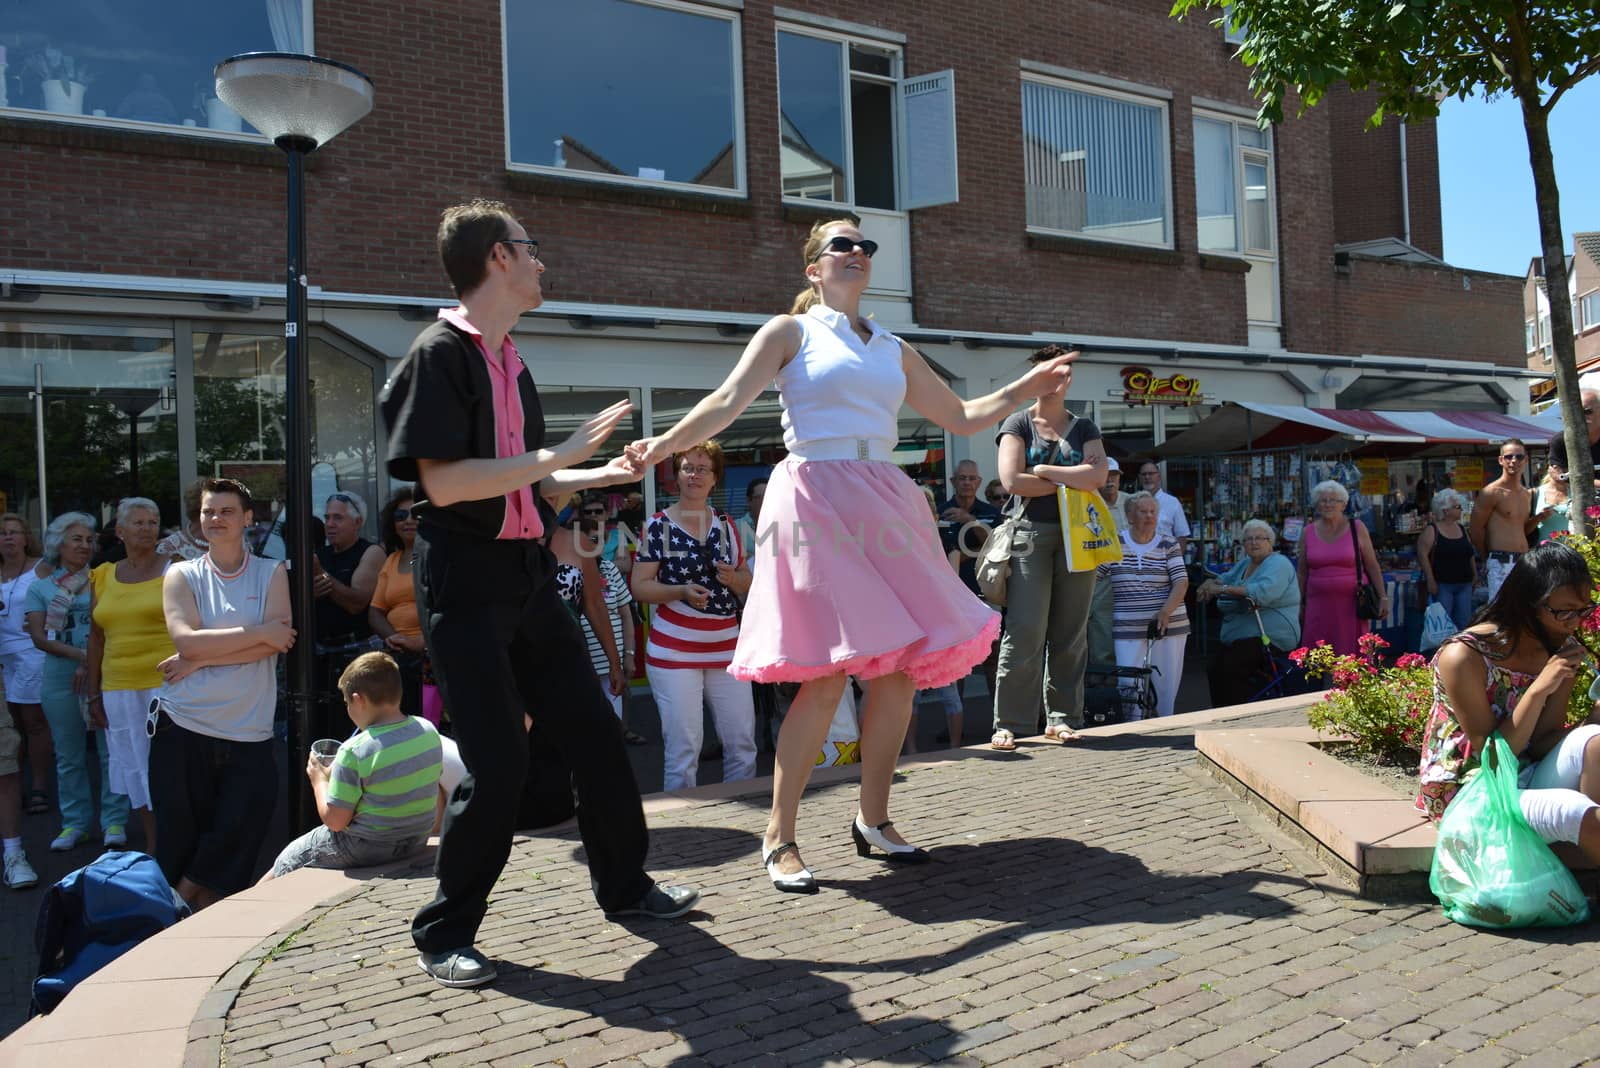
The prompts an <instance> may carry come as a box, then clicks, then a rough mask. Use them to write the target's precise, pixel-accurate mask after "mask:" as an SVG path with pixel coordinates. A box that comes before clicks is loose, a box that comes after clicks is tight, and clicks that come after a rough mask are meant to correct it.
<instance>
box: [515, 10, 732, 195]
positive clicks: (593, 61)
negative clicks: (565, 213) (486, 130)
mask: <svg viewBox="0 0 1600 1068" xmlns="http://www.w3.org/2000/svg"><path fill="white" fill-rule="evenodd" d="M504 5H505V53H506V112H505V114H506V134H507V136H506V145H507V152H508V155H509V162H510V165H511V166H512V167H513V168H515V169H518V170H530V171H541V172H557V173H561V174H566V175H582V176H585V177H589V178H594V179H600V180H608V181H614V182H623V183H631V184H646V185H654V186H687V187H700V188H703V189H707V190H714V191H718V192H743V191H744V187H745V186H744V183H745V179H744V140H743V131H744V111H743V108H744V104H743V99H742V96H741V91H740V86H741V73H740V62H739V20H738V16H737V15H736V14H735V13H734V12H731V11H724V10H721V9H717V8H711V7H703V6H699V5H695V4H686V3H675V2H672V0H583V2H582V3H572V2H571V0H504Z"/></svg>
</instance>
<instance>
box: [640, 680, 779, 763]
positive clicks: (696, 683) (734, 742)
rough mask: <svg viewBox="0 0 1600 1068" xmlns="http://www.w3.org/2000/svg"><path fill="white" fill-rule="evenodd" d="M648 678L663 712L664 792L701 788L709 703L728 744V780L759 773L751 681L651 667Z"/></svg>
mask: <svg viewBox="0 0 1600 1068" xmlns="http://www.w3.org/2000/svg"><path fill="white" fill-rule="evenodd" d="M644 673H645V677H646V678H647V679H649V680H650V693H651V695H652V696H654V697H655V699H656V708H657V710H658V711H659V712H660V713H661V741H662V745H663V748H664V749H665V753H664V754H663V756H664V761H663V764H664V767H663V774H662V780H661V788H662V789H663V790H681V789H683V788H684V787H688V786H694V785H696V773H697V772H698V771H699V768H700V744H701V743H702V742H703V741H704V740H705V717H704V713H703V711H702V708H703V704H709V705H710V706H711V720H712V722H713V723H715V724H716V725H717V737H718V738H720V739H721V740H722V781H723V782H737V781H738V780H740V779H751V778H754V777H755V774H756V702H755V695H754V694H753V693H752V692H751V690H750V684H749V683H748V682H740V681H739V680H738V679H736V678H734V677H733V676H732V675H730V674H728V672H727V671H726V670H725V669H723V668H663V667H656V666H655V665H654V664H648V663H647V664H646V665H645V669H644Z"/></svg>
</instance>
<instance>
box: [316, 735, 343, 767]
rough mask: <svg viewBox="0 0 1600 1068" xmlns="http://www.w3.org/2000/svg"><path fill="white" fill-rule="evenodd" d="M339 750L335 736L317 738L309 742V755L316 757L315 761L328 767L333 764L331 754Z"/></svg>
mask: <svg viewBox="0 0 1600 1068" xmlns="http://www.w3.org/2000/svg"><path fill="white" fill-rule="evenodd" d="M338 751H339V740H338V739H337V738H318V739H317V740H316V741H314V742H312V743H311V755H312V756H314V757H316V758H317V763H319V764H321V765H322V766H323V767H325V768H328V767H332V766H333V756H334V754H335V753H337V752H338Z"/></svg>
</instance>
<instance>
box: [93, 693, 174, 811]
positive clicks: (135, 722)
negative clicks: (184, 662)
mask: <svg viewBox="0 0 1600 1068" xmlns="http://www.w3.org/2000/svg"><path fill="white" fill-rule="evenodd" d="M160 692H161V691H160V690H159V689H152V690H106V691H104V692H103V693H101V694H100V705H101V707H102V708H104V709H105V713H106V748H107V749H108V750H109V752H110V764H111V768H110V776H111V789H112V790H113V791H114V792H116V793H119V794H127V795H128V804H130V805H132V806H133V807H134V808H149V807H150V731H149V727H148V725H147V721H148V720H149V718H150V702H151V701H154V700H155V699H156V695H158V694H159V693H160Z"/></svg>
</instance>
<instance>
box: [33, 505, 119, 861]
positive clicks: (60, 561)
mask: <svg viewBox="0 0 1600 1068" xmlns="http://www.w3.org/2000/svg"><path fill="white" fill-rule="evenodd" d="M93 555H94V517H93V516H90V515H87V514H85V513H83V512H67V513H65V514H63V515H59V516H57V517H56V519H55V521H54V522H53V523H51V524H50V526H49V528H47V529H46V530H45V532H44V559H45V562H46V563H48V564H50V565H51V566H52V568H53V570H52V571H51V573H50V575H49V577H47V578H42V579H40V580H39V581H37V582H35V583H34V584H33V585H32V586H29V587H28V600H27V628H28V635H29V637H31V638H32V639H33V644H34V646H35V647H37V648H38V649H39V651H40V652H42V653H44V654H45V657H44V672H43V677H42V684H41V686H40V692H39V696H40V703H41V704H42V705H43V706H44V715H45V719H47V720H48V721H49V723H50V739H51V741H52V742H54V743H55V750H56V799H57V804H58V806H59V808H60V810H61V833H60V834H58V835H57V836H56V838H55V840H54V841H53V842H51V843H50V849H51V851H52V852H56V853H65V852H66V851H67V850H69V849H74V848H76V847H77V846H78V845H79V844H81V843H82V842H84V841H86V840H87V839H88V837H89V825H90V821H91V820H92V819H93V818H94V801H93V798H92V797H91V796H90V790H91V786H90V783H89V754H88V746H87V745H86V744H85V740H86V738H87V731H88V729H89V725H88V723H87V721H86V718H85V715H84V711H85V696H84V694H85V691H86V687H87V685H88V679H89V669H88V667H87V665H86V664H85V661H86V660H87V659H88V655H89V654H88V648H89V610H90V594H89V559H90V557H92V556H93ZM94 743H95V749H96V751H97V752H98V754H99V764H100V831H101V834H102V836H103V838H104V840H105V844H106V845H108V846H121V845H126V844H127V842H128V830H127V824H128V799H127V797H126V796H125V795H123V794H119V793H117V792H116V791H115V790H113V789H112V788H111V768H110V765H111V760H110V755H109V753H108V752H107V750H106V733H105V731H103V730H99V729H96V730H95V731H94Z"/></svg>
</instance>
